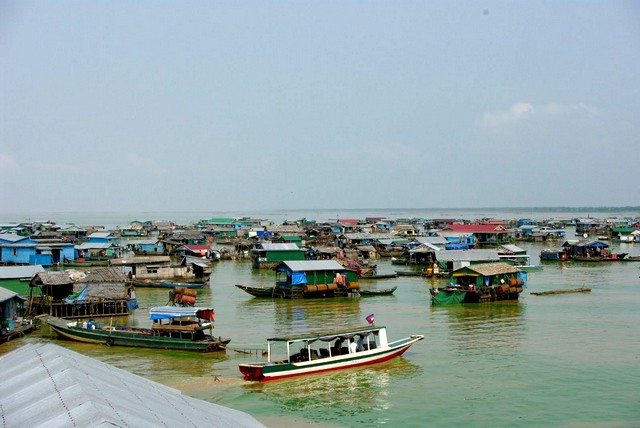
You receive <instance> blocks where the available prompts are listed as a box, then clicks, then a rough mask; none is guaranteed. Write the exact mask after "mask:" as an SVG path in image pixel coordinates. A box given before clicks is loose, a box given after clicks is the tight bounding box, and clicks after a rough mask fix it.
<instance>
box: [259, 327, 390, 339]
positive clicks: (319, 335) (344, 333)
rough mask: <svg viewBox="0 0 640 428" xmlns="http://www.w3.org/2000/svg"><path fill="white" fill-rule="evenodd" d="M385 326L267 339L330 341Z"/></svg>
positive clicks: (369, 331) (377, 329)
mask: <svg viewBox="0 0 640 428" xmlns="http://www.w3.org/2000/svg"><path fill="white" fill-rule="evenodd" d="M385 328H386V327H384V326H374V325H371V326H363V327H355V328H352V329H348V330H336V331H325V332H317V333H307V334H301V335H297V336H284V337H272V338H270V339H267V341H268V342H297V341H307V342H313V341H316V340H323V341H327V342H328V341H331V340H334V339H336V338H337V337H341V338H343V339H348V338H350V337H353V336H356V335H358V334H362V333H371V332H374V331H379V330H383V329H385Z"/></svg>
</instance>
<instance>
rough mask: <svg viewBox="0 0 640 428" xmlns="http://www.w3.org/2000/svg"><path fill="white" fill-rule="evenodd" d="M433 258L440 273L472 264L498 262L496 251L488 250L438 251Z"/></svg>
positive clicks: (498, 257)
mask: <svg viewBox="0 0 640 428" xmlns="http://www.w3.org/2000/svg"><path fill="white" fill-rule="evenodd" d="M435 256H436V263H437V265H438V268H439V270H440V272H441V273H448V272H452V271H454V270H456V269H460V268H461V267H465V266H471V265H474V264H480V263H491V262H499V261H500V255H499V254H498V251H496V250H488V249H474V250H446V251H438V252H436V253H435Z"/></svg>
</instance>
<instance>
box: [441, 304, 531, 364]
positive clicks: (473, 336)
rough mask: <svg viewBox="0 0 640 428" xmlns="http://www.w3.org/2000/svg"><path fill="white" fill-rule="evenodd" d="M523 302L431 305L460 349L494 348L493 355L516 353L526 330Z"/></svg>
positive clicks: (471, 351)
mask: <svg viewBox="0 0 640 428" xmlns="http://www.w3.org/2000/svg"><path fill="white" fill-rule="evenodd" d="M524 307H525V306H524V304H522V303H521V302H519V301H513V302H495V303H486V304H476V305H473V304H468V305H451V306H432V307H431V313H432V316H433V317H434V319H440V322H442V323H443V324H446V325H447V326H448V330H449V339H450V341H451V343H452V345H453V347H454V349H457V350H458V351H459V352H462V353H466V354H469V355H470V356H473V355H480V354H484V353H486V352H487V351H488V350H491V349H495V353H494V355H499V356H500V357H504V356H505V354H509V355H514V354H515V353H516V352H517V347H518V345H519V344H520V343H521V340H522V337H523V335H524V334H525V332H526V328H525V324H524V322H523V318H524Z"/></svg>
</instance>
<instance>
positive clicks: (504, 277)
mask: <svg viewBox="0 0 640 428" xmlns="http://www.w3.org/2000/svg"><path fill="white" fill-rule="evenodd" d="M526 283H527V273H526V272H523V271H522V270H521V269H518V268H517V267H516V266H513V265H510V264H508V263H505V262H498V263H483V264H477V265H470V266H465V267H461V268H459V269H456V270H454V271H453V272H452V273H451V283H450V284H449V285H447V286H446V287H442V288H431V289H430V290H429V291H430V293H431V302H432V303H433V304H435V305H441V304H451V303H484V302H495V301H500V300H517V299H518V296H519V295H520V293H521V292H522V290H523V287H525V286H526Z"/></svg>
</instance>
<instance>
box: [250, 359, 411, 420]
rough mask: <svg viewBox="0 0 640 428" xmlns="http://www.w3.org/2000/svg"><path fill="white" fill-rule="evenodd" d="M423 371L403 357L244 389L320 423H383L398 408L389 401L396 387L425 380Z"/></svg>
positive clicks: (284, 409) (255, 383)
mask: <svg viewBox="0 0 640 428" xmlns="http://www.w3.org/2000/svg"><path fill="white" fill-rule="evenodd" d="M422 371H423V370H422V368H421V367H419V366H417V365H415V364H412V363H410V362H409V361H408V360H405V359H404V358H402V357H400V358H396V359H394V360H392V361H389V362H386V363H382V364H377V365H373V366H368V367H362V368H354V369H348V370H341V371H335V372H329V373H323V374H317V375H307V376H303V377H296V378H291V379H283V380H279V381H273V382H265V383H259V382H252V383H247V384H245V385H244V386H243V388H244V389H245V390H246V391H247V392H254V393H255V392H260V393H262V394H263V397H264V399H265V400H267V401H268V402H271V403H275V404H276V405H278V406H280V407H281V411H286V412H304V413H305V414H307V415H308V416H310V418H311V419H313V420H315V421H317V422H323V421H324V422H330V423H337V424H340V422H341V421H342V420H343V418H345V417H352V416H357V415H363V414H367V415H369V417H374V416H375V423H380V422H381V421H380V412H384V411H385V410H388V409H389V408H391V407H393V406H394V403H393V402H392V401H390V397H389V395H390V394H389V391H390V389H391V388H392V384H393V383H396V382H399V381H403V380H406V379H411V378H415V377H418V376H421V375H422ZM327 409H331V410H330V411H327ZM372 422H374V421H372Z"/></svg>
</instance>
